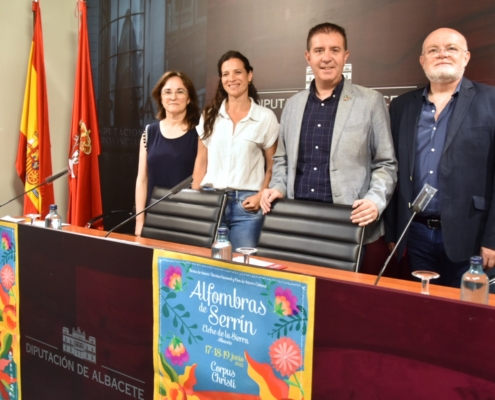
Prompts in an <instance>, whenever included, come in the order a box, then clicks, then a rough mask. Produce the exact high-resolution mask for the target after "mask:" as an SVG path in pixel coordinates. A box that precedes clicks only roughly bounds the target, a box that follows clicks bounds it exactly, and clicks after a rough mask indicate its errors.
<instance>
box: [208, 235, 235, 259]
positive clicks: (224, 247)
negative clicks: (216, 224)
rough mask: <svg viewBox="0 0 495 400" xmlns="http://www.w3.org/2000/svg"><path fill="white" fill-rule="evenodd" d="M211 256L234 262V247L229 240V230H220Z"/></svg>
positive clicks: (212, 247)
mask: <svg viewBox="0 0 495 400" xmlns="http://www.w3.org/2000/svg"><path fill="white" fill-rule="evenodd" d="M211 256H212V257H213V258H220V259H222V260H229V261H232V245H231V244H230V242H229V239H227V228H218V236H217V240H216V242H215V243H213V246H211Z"/></svg>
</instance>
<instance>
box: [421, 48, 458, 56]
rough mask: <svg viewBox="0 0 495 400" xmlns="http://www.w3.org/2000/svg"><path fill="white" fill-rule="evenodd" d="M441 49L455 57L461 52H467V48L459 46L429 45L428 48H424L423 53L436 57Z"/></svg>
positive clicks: (447, 54)
mask: <svg viewBox="0 0 495 400" xmlns="http://www.w3.org/2000/svg"><path fill="white" fill-rule="evenodd" d="M442 51H443V52H444V53H445V55H446V56H452V57H456V56H458V55H459V54H461V53H462V52H464V53H467V50H464V49H460V48H459V47H456V46H447V47H430V48H429V49H426V51H425V52H424V53H423V55H425V56H426V57H431V58H433V57H438V56H439V55H440V53H441V52H442Z"/></svg>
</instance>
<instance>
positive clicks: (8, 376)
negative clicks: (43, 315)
mask: <svg viewBox="0 0 495 400" xmlns="http://www.w3.org/2000/svg"><path fill="white" fill-rule="evenodd" d="M0 235H1V238H2V245H1V247H0V260H1V264H0V284H1V287H0V396H1V398H2V399H8V400H19V399H20V398H21V389H20V355H21V352H20V344H19V338H20V334H19V325H18V324H17V321H18V313H19V303H18V299H19V284H18V282H19V274H18V269H17V252H16V247H17V225H16V224H11V223H8V222H3V221H2V222H0Z"/></svg>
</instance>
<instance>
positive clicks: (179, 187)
mask: <svg viewBox="0 0 495 400" xmlns="http://www.w3.org/2000/svg"><path fill="white" fill-rule="evenodd" d="M191 182H192V175H191V176H189V177H187V178H186V179H184V180H183V181H182V182H179V183H178V184H177V185H175V186H174V187H173V188H172V189H170V190H169V191H168V192H167V193H165V195H164V196H162V197H160V198H159V199H158V200H156V201H154V202H153V203H151V204H150V205H149V206H147V207H145V208H143V209H142V210H141V211H139V212H138V213H136V214H134V215H131V216H130V217H129V218H127V219H126V220H125V221H123V222H121V223H120V224H118V225H117V226H114V227H113V228H112V229H110V230H109V231H108V232H107V234H106V235H105V238H107V237H108V235H110V234H111V233H112V232H113V231H115V230H116V229H118V228H120V227H121V226H122V225H125V224H127V223H128V222H129V221H131V220H133V219H134V218H136V217H137V216H138V215H141V214H142V213H144V212H146V211H148V210H149V209H150V208H151V207H153V206H155V205H157V204H158V203H159V202H161V201H162V200H165V199H166V198H168V197H170V196H173V195H174V194H177V193H179V192H180V191H181V190H182V189H185V188H186V187H188V186H189V185H190V184H191Z"/></svg>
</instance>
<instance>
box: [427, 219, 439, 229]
mask: <svg viewBox="0 0 495 400" xmlns="http://www.w3.org/2000/svg"><path fill="white" fill-rule="evenodd" d="M432 224H433V225H432ZM426 226H427V227H428V228H429V229H440V220H439V219H427V220H426Z"/></svg>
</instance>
